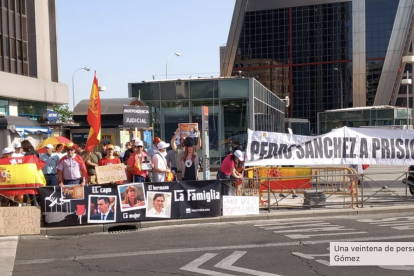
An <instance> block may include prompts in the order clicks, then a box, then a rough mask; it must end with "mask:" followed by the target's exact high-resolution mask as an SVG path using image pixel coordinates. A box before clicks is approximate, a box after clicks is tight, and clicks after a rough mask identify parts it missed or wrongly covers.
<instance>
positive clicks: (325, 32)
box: [234, 2, 352, 132]
mask: <svg viewBox="0 0 414 276" xmlns="http://www.w3.org/2000/svg"><path fill="white" fill-rule="evenodd" d="M351 59H352V2H343V3H331V4H323V5H312V6H303V7H293V8H282V9H275V10H266V11H254V12H247V13H246V15H245V18H244V24H243V29H242V32H241V36H240V40H239V45H238V53H237V55H236V58H235V63H234V70H235V71H237V70H242V71H243V72H244V74H246V75H247V76H249V77H255V78H257V79H258V80H259V81H260V82H262V83H263V84H264V85H266V86H267V87H268V88H269V89H270V90H271V91H273V92H274V93H275V94H276V95H278V96H279V97H281V98H284V97H285V96H289V97H290V98H291V99H292V104H291V105H290V110H289V111H290V115H289V117H293V118H306V119H309V120H310V122H311V128H312V127H313V128H314V127H315V125H316V117H317V113H318V112H320V111H324V110H326V109H334V108H340V97H341V93H340V92H341V89H340V83H341V82H340V79H341V76H342V78H343V84H344V97H343V101H344V106H345V107H348V105H349V104H350V102H351V98H350V95H351V90H352V82H351V80H352V61H351ZM334 68H337V69H339V70H340V71H336V70H334ZM315 131H316V129H314V132H315Z"/></svg>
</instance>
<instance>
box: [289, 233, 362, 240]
mask: <svg viewBox="0 0 414 276" xmlns="http://www.w3.org/2000/svg"><path fill="white" fill-rule="evenodd" d="M355 234H368V232H350V233H348V232H346V233H325V234H313V235H306V234H305V235H303V234H293V235H285V237H288V238H291V239H309V238H310V237H318V236H337V235H341V236H342V235H355Z"/></svg>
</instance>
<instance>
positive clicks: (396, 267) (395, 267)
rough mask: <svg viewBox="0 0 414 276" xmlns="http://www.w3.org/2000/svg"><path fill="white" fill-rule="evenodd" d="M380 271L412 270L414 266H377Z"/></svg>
mask: <svg viewBox="0 0 414 276" xmlns="http://www.w3.org/2000/svg"><path fill="white" fill-rule="evenodd" d="M379 267H380V268H382V269H389V270H405V271H407V270H414V265H401V266H385V265H380V266H379Z"/></svg>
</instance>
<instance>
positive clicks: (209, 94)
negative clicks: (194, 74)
mask: <svg viewBox="0 0 414 276" xmlns="http://www.w3.org/2000/svg"><path fill="white" fill-rule="evenodd" d="M218 91H219V88H218V81H217V80H211V81H191V82H190V98H191V99H202V98H218V97H219V93H218Z"/></svg>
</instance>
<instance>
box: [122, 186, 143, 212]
mask: <svg viewBox="0 0 414 276" xmlns="http://www.w3.org/2000/svg"><path fill="white" fill-rule="evenodd" d="M118 194H119V202H120V203H119V204H120V206H121V211H122V212H125V211H131V210H136V209H145V208H146V201H145V191H144V184H143V183H131V184H125V185H119V186H118Z"/></svg>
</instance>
